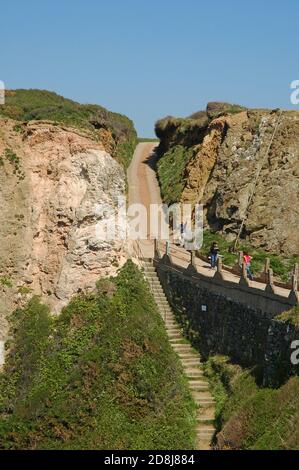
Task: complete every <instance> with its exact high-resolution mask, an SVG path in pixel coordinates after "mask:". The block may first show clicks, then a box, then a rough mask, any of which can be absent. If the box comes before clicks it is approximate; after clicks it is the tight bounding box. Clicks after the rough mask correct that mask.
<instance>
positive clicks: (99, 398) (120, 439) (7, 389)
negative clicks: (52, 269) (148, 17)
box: [0, 262, 195, 450]
mask: <svg viewBox="0 0 299 470" xmlns="http://www.w3.org/2000/svg"><path fill="white" fill-rule="evenodd" d="M11 328H12V334H13V335H14V341H13V344H12V347H11V350H10V354H9V355H8V359H7V363H6V365H5V372H4V373H3V374H1V375H0V448H2V449H126V450H128V449H192V448H194V447H193V445H194V444H193V442H194V441H193V439H194V428H195V418H194V414H195V405H194V403H193V400H192V399H191V397H190V394H189V390H188V387H187V382H186V379H185V378H184V376H183V374H182V370H181V367H180V364H179V363H178V358H177V356H176V355H175V353H174V352H173V351H172V349H171V347H170V344H169V342H168V339H167V335H166V332H165V328H164V325H163V322H162V319H161V317H160V315H159V313H158V311H157V307H156V304H155V303H154V300H153V298H152V296H151V294H150V292H149V289H148V286H147V284H146V282H145V281H144V280H143V277H142V275H141V273H140V272H139V271H138V270H137V268H136V267H135V266H134V265H133V263H131V262H128V263H127V264H126V266H125V267H124V268H123V269H122V270H121V271H120V273H119V275H118V277H117V278H111V279H109V280H101V281H100V282H99V283H98V284H97V292H95V293H93V294H90V295H86V296H83V295H82V296H78V297H76V298H74V299H73V300H72V301H71V302H70V303H69V305H68V306H67V307H66V308H65V309H64V310H63V312H62V314H61V315H60V316H59V317H51V316H50V314H49V310H48V308H47V307H45V306H44V305H42V304H41V303H40V301H39V299H38V298H36V297H34V298H33V299H32V300H31V301H30V302H29V303H28V305H27V306H26V307H25V308H24V309H19V310H17V311H16V312H15V313H14V315H13V318H12V325H11Z"/></svg>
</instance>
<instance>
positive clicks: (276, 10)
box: [0, 0, 299, 136]
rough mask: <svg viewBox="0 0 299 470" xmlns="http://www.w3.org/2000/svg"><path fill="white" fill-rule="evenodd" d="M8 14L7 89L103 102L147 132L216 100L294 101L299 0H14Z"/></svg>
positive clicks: (2, 16)
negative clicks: (292, 86) (37, 90)
mask: <svg viewBox="0 0 299 470" xmlns="http://www.w3.org/2000/svg"><path fill="white" fill-rule="evenodd" d="M0 21H1V22H0V80H3V81H5V83H6V86H7V88H41V89H49V90H53V91H56V92H57V93H59V94H62V95H64V96H66V97H68V98H72V99H74V100H77V101H80V102H82V103H86V102H89V103H99V104H101V105H103V106H106V107H107V108H109V109H111V110H113V111H118V112H121V113H124V114H127V115H128V116H130V117H131V118H132V119H133V120H134V122H135V125H136V128H137V129H138V132H139V135H141V136H152V135H153V134H154V133H153V128H154V123H155V121H156V120H157V119H158V118H160V117H162V116H165V115H168V114H171V115H176V116H184V115H189V114H190V113H192V112H194V111H197V110H199V109H202V108H204V107H205V105H206V103H207V101H209V100H210V101H211V100H225V101H230V102H234V103H240V104H244V105H247V106H250V107H284V108H295V106H294V105H291V104H290V99H289V96H290V88H289V86H290V82H291V81H292V80H295V79H299V68H298V64H299V61H298V58H299V2H298V0H284V1H281V0H272V1H270V0H259V1H258V0H251V1H250V2H245V1H240V0H238V1H237V0H226V1H224V0H213V1H201V0H181V1H178V0H72V1H70V0H60V1H58V0H51V1H49V0H43V1H41V0H38V1H37V0H26V1H25V0H23V1H21V0H13V1H11V2H5V3H4V2H2V3H1V8H0ZM297 107H298V106H297Z"/></svg>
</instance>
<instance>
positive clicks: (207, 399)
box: [145, 263, 215, 450]
mask: <svg viewBox="0 0 299 470" xmlns="http://www.w3.org/2000/svg"><path fill="white" fill-rule="evenodd" d="M145 276H146V277H147V279H148V281H149V284H150V286H151V291H152V294H153V296H154V299H155V301H156V304H157V306H158V309H159V311H160V314H161V316H162V318H163V320H164V322H165V328H166V332H167V335H168V338H169V342H170V344H171V346H172V348H173V350H174V351H175V352H176V354H177V355H178V357H179V359H180V361H181V363H182V366H183V369H184V372H185V375H186V377H187V380H188V384H189V389H190V391H191V394H192V396H193V399H194V401H195V403H196V404H197V405H198V409H197V412H196V422H197V426H196V435H197V437H196V448H197V449H198V450H209V449H210V448H211V447H210V445H211V440H212V438H213V436H214V433H215V428H214V426H213V421H214V415H215V400H214V398H213V397H212V395H211V393H210V391H209V384H208V382H207V381H206V380H205V378H204V373H203V369H202V364H201V361H200V355H199V354H198V353H197V351H195V350H194V349H193V348H192V347H191V345H190V343H189V342H187V341H186V339H185V338H184V336H183V334H182V330H181V328H180V325H178V323H177V322H176V319H175V316H174V314H173V312H172V309H171V308H170V305H169V303H168V300H167V297H166V295H165V293H164V291H163V288H162V285H161V283H160V280H159V278H158V276H157V273H156V270H155V268H154V267H153V266H152V265H151V264H150V263H148V264H147V266H146V270H145Z"/></svg>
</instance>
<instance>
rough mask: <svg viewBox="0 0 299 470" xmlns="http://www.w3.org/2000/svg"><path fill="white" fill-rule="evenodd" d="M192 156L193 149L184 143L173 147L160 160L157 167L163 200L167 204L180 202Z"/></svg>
mask: <svg viewBox="0 0 299 470" xmlns="http://www.w3.org/2000/svg"><path fill="white" fill-rule="evenodd" d="M191 156H192V150H187V149H186V148H184V147H183V146H182V145H177V146H176V147H173V148H171V149H170V150H169V151H168V152H166V153H165V154H164V155H163V158H161V159H160V160H159V161H158V164H157V169H158V176H159V181H160V186H161V193H162V198H163V201H164V202H165V203H166V204H173V203H175V202H178V201H179V200H180V198H181V194H182V191H183V189H184V184H185V179H184V173H185V168H186V165H187V163H188V161H189V160H190V158H191Z"/></svg>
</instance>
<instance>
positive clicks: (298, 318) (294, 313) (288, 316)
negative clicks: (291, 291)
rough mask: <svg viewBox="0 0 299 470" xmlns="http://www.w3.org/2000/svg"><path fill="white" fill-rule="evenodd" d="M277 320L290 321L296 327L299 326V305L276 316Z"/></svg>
mask: <svg viewBox="0 0 299 470" xmlns="http://www.w3.org/2000/svg"><path fill="white" fill-rule="evenodd" d="M276 320H280V321H284V322H290V323H292V324H293V325H295V326H296V327H299V306H298V305H297V306H296V307H293V308H291V310H288V311H287V312H283V313H282V314H281V315H279V316H278V317H276Z"/></svg>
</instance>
